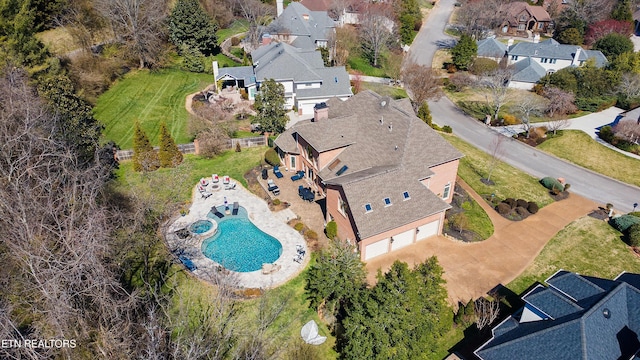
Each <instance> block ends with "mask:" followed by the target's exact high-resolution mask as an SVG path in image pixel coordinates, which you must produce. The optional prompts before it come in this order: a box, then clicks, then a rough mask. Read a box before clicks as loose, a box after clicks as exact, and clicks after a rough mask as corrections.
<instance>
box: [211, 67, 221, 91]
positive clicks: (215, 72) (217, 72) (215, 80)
mask: <svg viewBox="0 0 640 360" xmlns="http://www.w3.org/2000/svg"><path fill="white" fill-rule="evenodd" d="M212 66H213V83H214V84H217V83H218V76H219V75H220V70H219V69H218V62H217V61H214V62H213V64H212ZM216 90H220V89H216Z"/></svg>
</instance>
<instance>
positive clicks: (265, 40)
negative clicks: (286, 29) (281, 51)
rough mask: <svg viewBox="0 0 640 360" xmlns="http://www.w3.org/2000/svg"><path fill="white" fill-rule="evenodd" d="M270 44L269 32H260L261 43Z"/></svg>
mask: <svg viewBox="0 0 640 360" xmlns="http://www.w3.org/2000/svg"><path fill="white" fill-rule="evenodd" d="M269 44H271V34H268V33H265V34H262V45H269Z"/></svg>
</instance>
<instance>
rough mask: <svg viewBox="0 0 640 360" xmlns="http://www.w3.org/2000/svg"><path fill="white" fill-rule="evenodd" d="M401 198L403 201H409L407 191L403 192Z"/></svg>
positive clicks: (409, 197)
mask: <svg viewBox="0 0 640 360" xmlns="http://www.w3.org/2000/svg"><path fill="white" fill-rule="evenodd" d="M402 197H403V198H404V199H405V200H409V199H411V196H409V192H408V191H405V192H403V193H402Z"/></svg>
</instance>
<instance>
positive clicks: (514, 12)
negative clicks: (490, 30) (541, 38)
mask: <svg viewBox="0 0 640 360" xmlns="http://www.w3.org/2000/svg"><path fill="white" fill-rule="evenodd" d="M507 6H508V8H507V10H506V17H505V20H504V22H503V23H502V25H501V31H502V33H503V34H513V35H515V34H522V33H526V32H527V31H531V32H536V33H547V32H550V31H551V30H552V29H553V22H552V21H551V16H549V13H547V11H546V10H545V9H544V8H543V7H542V6H532V5H529V4H527V3H526V2H512V3H509V4H507Z"/></svg>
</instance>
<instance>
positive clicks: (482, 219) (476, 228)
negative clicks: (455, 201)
mask: <svg viewBox="0 0 640 360" xmlns="http://www.w3.org/2000/svg"><path fill="white" fill-rule="evenodd" d="M469 203H470V207H469V208H466V209H465V211H464V213H465V215H466V216H467V219H469V226H468V228H467V230H470V231H473V232H475V233H476V234H478V235H480V237H482V239H483V240H486V239H488V238H489V236H491V235H493V223H492V222H491V219H490V218H489V215H487V213H486V211H484V209H483V208H482V207H481V206H480V204H478V203H477V202H476V201H475V200H473V199H471V201H469Z"/></svg>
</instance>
